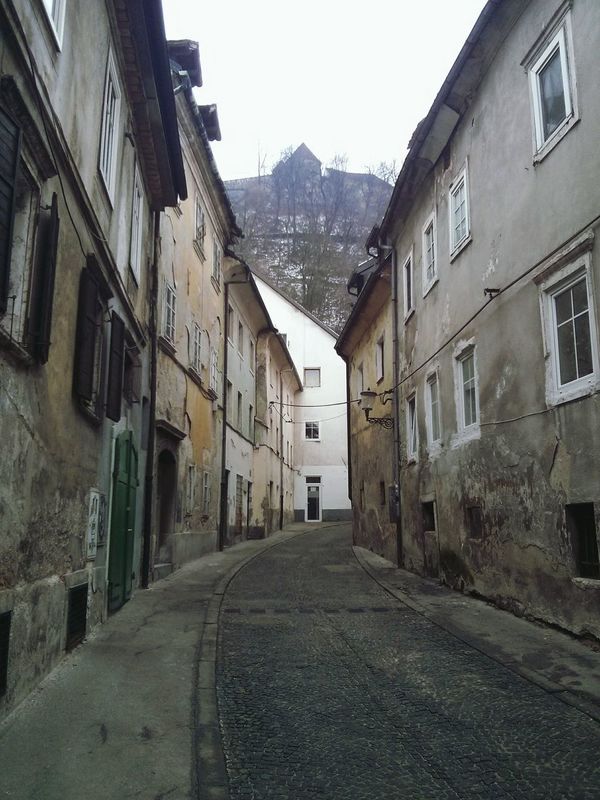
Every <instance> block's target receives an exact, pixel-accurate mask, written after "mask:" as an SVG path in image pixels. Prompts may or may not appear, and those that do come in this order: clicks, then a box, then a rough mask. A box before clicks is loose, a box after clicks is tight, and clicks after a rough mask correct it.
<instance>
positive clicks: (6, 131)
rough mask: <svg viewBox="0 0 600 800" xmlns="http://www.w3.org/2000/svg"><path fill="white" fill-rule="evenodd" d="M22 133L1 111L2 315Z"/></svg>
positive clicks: (6, 295) (0, 301)
mask: <svg viewBox="0 0 600 800" xmlns="http://www.w3.org/2000/svg"><path fill="white" fill-rule="evenodd" d="M20 149H21V131H20V129H19V127H18V125H16V124H15V123H14V122H13V121H12V119H11V118H10V117H9V116H8V115H7V114H5V113H4V111H3V110H2V109H1V108H0V312H2V311H6V301H7V298H8V284H9V277H10V253H11V248H12V233H13V222H14V218H15V191H16V183H17V170H18V168H19V153H20Z"/></svg>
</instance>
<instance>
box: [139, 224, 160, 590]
mask: <svg viewBox="0 0 600 800" xmlns="http://www.w3.org/2000/svg"><path fill="white" fill-rule="evenodd" d="M159 250H160V211H155V212H154V244H153V253H152V264H151V266H150V317H149V320H148V328H149V332H150V407H149V409H148V442H147V448H146V475H145V478H144V527H143V532H142V535H143V539H142V589H147V588H148V584H149V581H150V550H151V547H152V503H153V500H154V496H153V492H154V442H155V428H156V424H155V423H156V419H155V418H156V383H157V368H156V365H157V360H158V337H157V326H156V313H157V308H158V257H159Z"/></svg>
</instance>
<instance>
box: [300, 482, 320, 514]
mask: <svg viewBox="0 0 600 800" xmlns="http://www.w3.org/2000/svg"><path fill="white" fill-rule="evenodd" d="M322 504H323V498H322V493H321V476H320V475H307V476H306V513H305V517H304V518H305V520H306V521H307V522H321V516H322V515H321V507H322Z"/></svg>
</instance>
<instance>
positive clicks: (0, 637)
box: [0, 611, 12, 697]
mask: <svg viewBox="0 0 600 800" xmlns="http://www.w3.org/2000/svg"><path fill="white" fill-rule="evenodd" d="M11 619H12V611H5V612H4V614H0V697H2V695H5V694H6V687H7V685H8V645H9V642H10V623H11Z"/></svg>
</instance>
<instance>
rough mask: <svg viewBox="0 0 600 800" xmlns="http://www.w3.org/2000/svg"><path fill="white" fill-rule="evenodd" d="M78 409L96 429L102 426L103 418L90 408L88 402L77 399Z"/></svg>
mask: <svg viewBox="0 0 600 800" xmlns="http://www.w3.org/2000/svg"><path fill="white" fill-rule="evenodd" d="M77 408H78V409H79V411H81V413H82V415H83V416H84V417H85V418H86V419H87V421H88V422H91V423H92V425H94V426H95V427H96V428H99V427H100V426H101V425H102V417H101V416H100V415H99V414H98V413H97V412H96V411H95V410H94V409H93V408H92V407H91V406H90V404H89V403H88V402H87V401H86V400H82V399H81V397H78V398H77Z"/></svg>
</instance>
